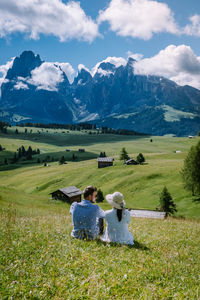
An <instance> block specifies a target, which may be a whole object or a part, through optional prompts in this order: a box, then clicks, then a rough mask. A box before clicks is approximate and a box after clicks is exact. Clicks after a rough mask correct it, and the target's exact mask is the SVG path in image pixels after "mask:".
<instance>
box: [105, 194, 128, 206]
mask: <svg viewBox="0 0 200 300" xmlns="http://www.w3.org/2000/svg"><path fill="white" fill-rule="evenodd" d="M105 198H106V201H107V202H108V203H109V204H110V205H111V206H112V207H114V208H117V209H122V208H123V207H125V201H124V200H123V202H122V203H123V207H121V205H120V204H118V203H116V202H114V201H113V194H108V195H106V197H105Z"/></svg>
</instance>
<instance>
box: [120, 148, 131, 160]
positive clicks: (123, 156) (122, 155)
mask: <svg viewBox="0 0 200 300" xmlns="http://www.w3.org/2000/svg"><path fill="white" fill-rule="evenodd" d="M127 159H129V156H128V153H127V151H126V149H125V148H124V147H123V148H122V150H121V152H120V160H127Z"/></svg>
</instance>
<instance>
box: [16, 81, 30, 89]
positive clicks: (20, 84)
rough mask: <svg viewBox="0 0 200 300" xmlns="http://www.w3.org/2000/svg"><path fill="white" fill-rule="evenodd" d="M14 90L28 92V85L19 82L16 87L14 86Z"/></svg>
mask: <svg viewBox="0 0 200 300" xmlns="http://www.w3.org/2000/svg"><path fill="white" fill-rule="evenodd" d="M14 89H16V90H28V85H27V84H26V83H24V82H22V81H18V82H17V83H16V84H15V85H14Z"/></svg>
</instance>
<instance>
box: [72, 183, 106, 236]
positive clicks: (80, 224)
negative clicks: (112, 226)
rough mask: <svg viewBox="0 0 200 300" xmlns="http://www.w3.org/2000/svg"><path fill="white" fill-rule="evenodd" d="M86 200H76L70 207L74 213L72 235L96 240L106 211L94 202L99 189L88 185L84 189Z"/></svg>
mask: <svg viewBox="0 0 200 300" xmlns="http://www.w3.org/2000/svg"><path fill="white" fill-rule="evenodd" d="M83 197H84V200H82V201H81V202H79V203H78V202H74V203H72V205H71V207H70V214H71V215H72V222H73V230H72V233H71V236H72V237H74V238H77V239H85V238H86V239H89V240H94V239H96V238H97V236H98V235H99V233H101V231H102V218H104V217H105V213H104V211H103V210H102V209H101V208H100V207H99V206H98V205H94V204H92V203H94V202H95V199H96V198H97V189H96V187H94V186H87V187H86V188H85V189H84V191H83Z"/></svg>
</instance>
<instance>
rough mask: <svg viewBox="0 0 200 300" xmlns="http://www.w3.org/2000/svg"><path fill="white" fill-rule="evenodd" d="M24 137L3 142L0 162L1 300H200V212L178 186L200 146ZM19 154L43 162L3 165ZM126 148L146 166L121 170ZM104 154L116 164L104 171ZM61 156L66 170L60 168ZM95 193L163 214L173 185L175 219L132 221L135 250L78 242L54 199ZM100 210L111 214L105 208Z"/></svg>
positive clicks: (175, 141) (84, 136)
mask: <svg viewBox="0 0 200 300" xmlns="http://www.w3.org/2000/svg"><path fill="white" fill-rule="evenodd" d="M17 129H18V131H19V133H18V134H16V133H15V130H16V127H11V128H8V133H7V134H2V133H1V134H0V144H1V145H2V146H3V147H4V148H5V150H4V151H1V152H0V170H1V171H0V218H1V221H0V222H1V231H0V299H199V298H200V289H199V280H200V277H199V274H200V262H199V254H200V248H199V242H200V235H199V233H200V222H199V219H200V202H199V201H198V198H197V197H192V195H191V193H190V192H188V191H186V190H185V189H184V188H183V183H182V180H181V176H180V170H181V168H182V166H183V161H184V158H185V156H186V155H187V152H188V150H189V149H190V147H191V146H192V145H195V144H196V143H197V141H198V139H199V138H197V137H195V138H194V139H188V138H186V137H185V138H176V137H171V136H165V137H154V136H153V137H149V136H121V135H112V134H97V132H95V131H94V132H92V134H89V132H88V131H81V132H77V131H76V132H74V131H67V130H53V129H41V128H27V129H28V133H25V132H24V128H21V127H17ZM30 130H32V132H31V133H30ZM150 138H151V139H153V142H150ZM22 145H23V146H24V147H25V149H27V148H28V146H31V147H32V149H37V148H39V149H40V154H37V155H33V159H32V160H30V161H27V160H19V161H18V162H17V163H16V164H11V163H10V162H9V164H8V165H5V164H4V159H5V158H7V159H8V161H10V160H11V159H12V157H13V155H14V152H16V151H17V149H18V148H19V147H21V146H22ZM122 147H125V148H126V150H127V152H128V154H129V156H130V157H133V158H136V156H137V154H138V153H139V152H142V153H143V155H144V156H145V158H146V162H145V164H143V165H136V166H134V165H131V166H126V165H124V164H123V162H122V161H120V160H119V153H120V150H121V148H122ZM79 148H84V149H85V152H83V153H81V152H79V151H78V149H79ZM66 149H68V150H70V151H68V152H66ZM176 150H179V151H181V152H180V153H175V151H176ZM102 151H105V152H106V155H107V156H112V157H114V159H115V161H114V166H113V167H109V168H103V169H98V168H97V162H96V158H97V157H98V156H99V153H100V152H102ZM73 154H75V155H76V157H77V159H76V160H75V161H72V155H73ZM47 155H49V156H50V157H54V161H53V162H52V161H50V162H48V166H46V167H45V166H44V163H42V162H41V163H37V159H38V158H40V160H41V161H42V160H43V159H44V158H45V157H46V156H47ZM62 155H64V156H65V158H66V161H67V164H63V165H59V163H58V160H59V158H60V157H61V156H62ZM89 184H92V185H95V186H97V187H98V188H101V190H102V191H103V193H104V195H106V194H107V193H113V192H114V191H120V192H122V193H123V194H124V197H125V201H126V206H127V207H129V208H147V209H156V207H157V206H158V205H159V195H160V193H161V191H162V189H163V187H164V186H165V185H166V186H167V188H168V190H169V192H170V193H171V195H172V198H173V200H174V202H175V203H176V206H177V209H178V212H177V213H176V215H175V218H168V219H166V220H164V221H163V220H150V219H146V220H145V219H134V218H132V220H131V224H130V230H131V232H132V233H133V235H134V238H135V245H134V246H132V247H130V246H129V247H128V246H120V245H115V244H104V243H101V242H100V241H99V240H97V241H93V242H86V241H79V240H73V239H72V238H71V237H70V232H71V229H72V225H71V217H70V215H69V204H67V203H62V202H61V201H55V200H52V199H51V196H50V193H51V192H52V191H54V190H56V189H58V188H62V187H66V186H70V185H75V186H77V187H78V188H80V189H83V188H84V187H85V186H86V185H89ZM100 206H101V207H102V208H103V209H105V210H107V209H110V206H109V205H108V204H107V203H106V202H103V203H102V204H100Z"/></svg>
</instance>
